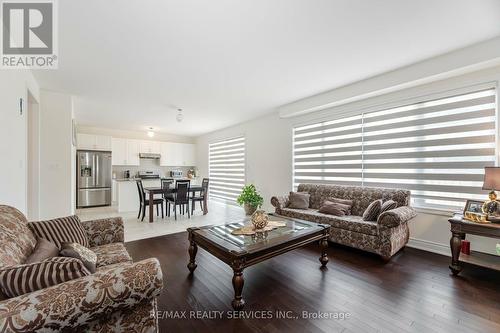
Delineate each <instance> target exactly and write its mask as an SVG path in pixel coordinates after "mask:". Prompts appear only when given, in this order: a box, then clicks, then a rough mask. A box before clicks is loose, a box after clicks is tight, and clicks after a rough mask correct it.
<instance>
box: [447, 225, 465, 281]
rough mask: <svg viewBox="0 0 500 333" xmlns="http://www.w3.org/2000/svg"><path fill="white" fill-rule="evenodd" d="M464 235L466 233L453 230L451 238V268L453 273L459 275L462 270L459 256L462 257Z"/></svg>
mask: <svg viewBox="0 0 500 333" xmlns="http://www.w3.org/2000/svg"><path fill="white" fill-rule="evenodd" d="M463 236H465V234H464V233H460V232H452V236H451V239H450V248H451V265H450V270H451V272H452V273H453V275H458V273H460V271H461V270H462V267H461V266H460V261H459V260H458V258H459V257H460V248H461V247H462V237H463Z"/></svg>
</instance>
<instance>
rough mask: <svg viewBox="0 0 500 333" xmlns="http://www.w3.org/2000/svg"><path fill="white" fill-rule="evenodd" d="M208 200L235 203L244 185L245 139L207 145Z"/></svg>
mask: <svg viewBox="0 0 500 333" xmlns="http://www.w3.org/2000/svg"><path fill="white" fill-rule="evenodd" d="M208 175H209V178H210V186H209V195H210V198H218V199H221V200H224V201H229V202H236V198H237V197H238V195H239V194H240V193H241V189H242V187H243V186H244V185H245V138H244V137H238V138H233V139H227V140H223V141H218V142H214V143H210V144H209V145H208Z"/></svg>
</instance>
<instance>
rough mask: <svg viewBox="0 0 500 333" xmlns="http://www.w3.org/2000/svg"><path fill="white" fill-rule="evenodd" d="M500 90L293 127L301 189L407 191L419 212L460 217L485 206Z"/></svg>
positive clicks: (296, 179) (297, 179)
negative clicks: (479, 202)
mask: <svg viewBox="0 0 500 333" xmlns="http://www.w3.org/2000/svg"><path fill="white" fill-rule="evenodd" d="M496 138H497V129H496V90H495V89H486V90H481V91H475V92H470V93H466V94H461V95H457V96H451V97H447V98H440V99H435V100H428V101H422V102H418V103H415V104H411V105H405V106H401V107H395V108H390V109H385V110H381V111H376V112H369V113H363V114H361V115H358V116H354V117H349V118H344V119H339V120H332V121H324V122H321V123H317V124H312V125H307V126H300V127H296V128H294V135H293V141H294V142H293V146H294V161H293V163H294V164H293V169H294V186H297V185H298V184H299V183H304V182H308V183H327V184H328V183H332V184H345V185H361V186H370V187H388V188H404V189H409V190H411V192H412V201H413V205H414V206H416V207H425V208H434V209H445V210H450V209H453V210H456V209H459V208H462V207H463V205H464V203H465V200H466V199H484V194H485V193H486V191H483V190H482V189H481V187H482V181H483V176H484V167H485V166H494V165H495V163H496Z"/></svg>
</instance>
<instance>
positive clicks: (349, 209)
mask: <svg viewBox="0 0 500 333" xmlns="http://www.w3.org/2000/svg"><path fill="white" fill-rule="evenodd" d="M327 201H330V202H336V203H339V204H342V205H346V206H348V207H349V208H348V209H347V213H346V214H345V215H351V207H352V204H353V201H352V200H348V199H340V198H329V199H326V200H325V202H327Z"/></svg>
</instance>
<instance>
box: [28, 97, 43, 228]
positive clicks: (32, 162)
mask: <svg viewBox="0 0 500 333" xmlns="http://www.w3.org/2000/svg"><path fill="white" fill-rule="evenodd" d="M27 104H28V105H27V115H28V131H27V132H28V137H27V144H28V149H27V154H28V156H27V160H28V169H27V172H28V184H27V185H28V188H27V190H28V193H27V207H28V209H27V213H28V214H27V215H28V220H29V221H37V220H38V219H39V217H40V108H39V104H38V102H37V100H36V99H35V98H34V97H33V95H32V94H31V93H30V91H28V103H27Z"/></svg>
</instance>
